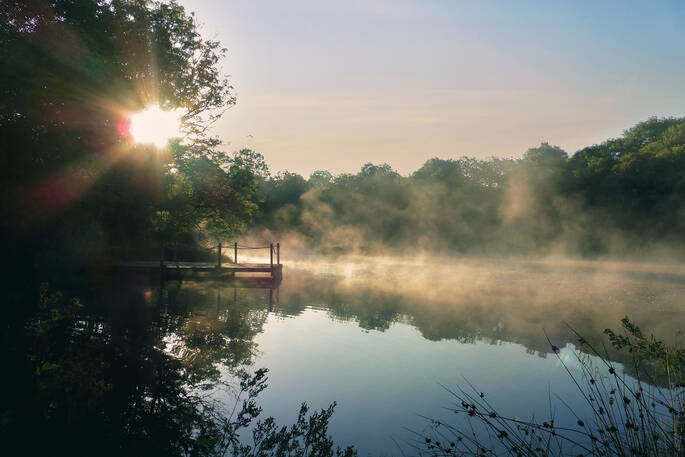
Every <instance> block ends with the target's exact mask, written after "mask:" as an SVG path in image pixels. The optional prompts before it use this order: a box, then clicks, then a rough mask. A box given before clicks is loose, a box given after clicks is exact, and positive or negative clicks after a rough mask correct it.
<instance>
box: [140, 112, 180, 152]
mask: <svg viewBox="0 0 685 457" xmlns="http://www.w3.org/2000/svg"><path fill="white" fill-rule="evenodd" d="M128 133H129V134H130V136H131V138H132V140H133V141H135V142H136V143H144V144H153V145H155V146H156V147H159V148H161V147H164V146H166V145H167V143H168V142H169V140H170V139H171V138H177V137H180V136H181V113H179V112H177V111H175V110H172V111H163V110H162V109H161V108H160V107H159V106H149V107H147V108H146V109H145V110H143V111H140V112H138V113H135V114H133V115H132V116H131V117H130V125H129V132H128Z"/></svg>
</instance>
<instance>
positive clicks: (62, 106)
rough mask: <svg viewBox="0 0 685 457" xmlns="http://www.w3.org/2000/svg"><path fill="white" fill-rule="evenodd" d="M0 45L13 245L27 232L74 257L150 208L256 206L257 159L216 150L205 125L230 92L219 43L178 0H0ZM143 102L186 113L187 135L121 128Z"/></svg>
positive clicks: (0, 188)
mask: <svg viewBox="0 0 685 457" xmlns="http://www.w3.org/2000/svg"><path fill="white" fill-rule="evenodd" d="M0 47H2V49H3V52H2V57H1V59H2V65H1V66H0V87H1V89H0V139H1V140H2V144H3V148H4V150H5V151H6V152H5V153H3V154H2V157H1V158H0V194H2V200H1V201H0V215H1V216H2V217H0V219H1V220H2V222H0V227H1V229H2V231H3V232H4V234H5V235H6V236H7V237H9V238H11V239H21V240H23V241H22V244H21V246H22V250H23V251H24V252H23V254H24V255H25V254H26V248H27V246H28V244H30V245H31V246H30V249H31V250H34V251H41V252H48V251H49V250H55V251H59V252H60V254H59V255H58V254H57V252H55V255H56V256H61V257H62V258H65V257H66V256H67V255H68V254H72V255H73V253H77V252H78V253H80V257H81V258H80V259H78V260H79V261H85V260H87V259H88V258H90V257H92V256H93V255H97V254H98V252H100V251H101V250H102V246H106V245H108V244H109V245H111V244H120V243H123V242H126V240H128V239H130V238H132V237H138V238H145V237H146V236H152V234H151V233H150V224H149V221H150V218H153V217H157V219H158V220H160V221H165V220H166V221H167V222H168V223H165V224H166V228H165V229H164V231H166V232H168V231H169V230H172V231H175V232H178V231H179V230H181V229H182V228H187V227H190V226H194V225H195V226H197V225H199V224H200V223H201V222H200V219H202V218H205V219H207V220H206V221H203V222H202V223H207V224H208V226H212V227H215V228H216V227H219V226H222V230H225V229H226V228H227V227H230V230H238V229H240V228H242V227H244V226H245V223H246V221H247V220H248V219H249V217H250V215H251V213H252V210H253V206H254V205H253V204H252V203H250V204H247V202H248V201H250V200H251V198H252V196H251V195H244V194H243V193H242V192H248V193H250V192H252V191H253V189H252V188H253V187H254V186H253V183H252V181H251V179H252V178H250V177H247V176H246V174H250V173H260V172H263V169H261V168H259V167H260V166H265V165H264V164H263V160H262V162H261V164H259V163H257V162H258V161H257V162H252V163H250V164H247V165H246V164H245V163H244V162H246V156H240V157H238V156H236V157H233V158H227V156H226V154H224V153H223V152H221V151H220V150H219V146H220V142H219V141H218V140H217V139H216V138H211V137H209V136H208V135H207V127H208V126H209V125H210V124H211V123H212V122H213V121H215V120H216V119H217V118H218V117H219V116H220V115H221V113H222V112H223V110H224V109H225V108H227V107H228V106H230V105H232V104H233V103H235V97H234V96H233V91H232V87H231V86H230V84H229V83H228V81H227V80H226V79H225V78H224V77H222V76H221V73H220V70H219V62H220V59H221V58H222V56H223V55H224V53H225V50H224V49H223V48H221V46H220V44H219V43H218V42H217V41H212V40H206V39H204V38H202V37H201V35H200V34H199V31H198V27H197V22H196V20H195V18H194V16H193V15H192V14H188V13H186V11H185V10H184V8H183V7H182V6H181V5H179V4H178V3H176V2H174V1H171V2H152V1H147V0H140V1H129V0H112V1H100V0H49V1H45V0H29V1H16V0H15V1H12V0H10V1H6V2H2V4H1V5H0ZM150 104H157V105H159V106H160V107H161V108H162V109H171V108H180V109H182V110H183V112H184V113H185V114H184V116H183V133H184V136H185V139H184V141H183V142H181V143H178V142H177V143H176V144H175V145H173V146H172V148H171V149H170V150H169V151H166V152H163V153H160V152H158V151H153V150H152V149H151V148H149V147H146V146H136V145H134V144H132V143H130V141H128V140H129V138H128V137H127V134H126V122H125V118H126V115H127V114H128V113H130V112H131V111H134V110H138V109H141V108H143V107H145V106H146V105H150ZM239 162H240V163H239ZM165 166H166V172H163V171H162V170H163V169H164V168H165ZM251 166H252V168H250V167H251ZM222 167H223V168H222ZM172 170H173V171H174V172H175V174H174V175H173V176H169V172H170V171H172ZM231 170H232V171H231ZM200 172H206V173H208V175H207V180H208V182H207V183H205V184H202V182H201V181H202V179H200V178H199V173H200ZM232 180H235V182H233V181H232ZM224 191H226V192H227V195H221V196H219V195H218V193H219V192H224ZM202 199H205V200H202ZM170 216H173V218H174V220H173V221H170V220H169V219H168V218H169V217H170ZM158 233H159V232H158ZM82 240H90V241H89V242H88V243H85V242H83V241H82ZM75 242H78V243H81V244H83V243H85V244H83V246H79V248H78V249H75V248H74V243H75ZM27 243H28V244H27ZM17 246H19V245H17ZM43 257H45V256H43Z"/></svg>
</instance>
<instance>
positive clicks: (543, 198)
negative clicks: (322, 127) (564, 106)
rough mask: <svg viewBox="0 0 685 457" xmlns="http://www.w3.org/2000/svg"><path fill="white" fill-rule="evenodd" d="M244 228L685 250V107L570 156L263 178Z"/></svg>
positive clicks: (591, 251)
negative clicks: (682, 112) (407, 171)
mask: <svg viewBox="0 0 685 457" xmlns="http://www.w3.org/2000/svg"><path fill="white" fill-rule="evenodd" d="M262 193H263V201H262V202H261V204H260V210H259V212H258V214H257V215H256V217H255V220H254V222H255V224H254V226H253V229H252V231H251V233H252V234H253V235H256V236H261V237H265V238H281V239H287V240H288V243H289V244H290V245H291V246H293V245H294V246H299V247H303V248H307V249H315V250H317V251H319V252H325V253H336V252H340V253H348V252H365V253H377V252H380V251H382V252H387V250H393V251H396V252H407V251H409V252H412V251H414V252H415V251H416V250H421V251H429V252H451V253H469V254H497V255H502V254H516V255H521V254H526V255H549V254H564V255H582V256H591V257H592V256H626V257H632V256H642V255H645V254H646V253H651V254H652V255H653V256H656V257H662V256H664V255H668V256H672V257H674V258H681V259H682V258H683V256H684V254H685V250H684V249H683V247H682V246H683V241H685V118H650V119H648V120H646V121H644V122H641V123H639V124H637V125H636V126H634V127H632V128H630V129H629V130H626V131H625V132H624V134H623V136H621V137H620V138H614V139H608V140H606V141H605V142H603V143H601V144H596V145H592V146H588V147H586V148H583V149H581V150H579V151H577V152H576V153H574V154H572V155H569V154H568V153H567V152H566V151H563V150H562V149H560V148H559V147H556V146H551V145H549V144H547V143H542V144H541V145H540V146H539V147H536V148H531V149H529V150H528V151H527V152H526V153H525V154H524V156H523V158H522V159H503V158H495V157H493V158H491V159H489V160H477V159H473V158H468V157H462V158H460V159H439V158H434V159H430V160H428V161H427V162H426V163H425V164H424V165H423V166H422V167H421V168H420V169H418V170H417V171H415V172H414V173H413V174H411V175H409V176H401V175H400V174H398V173H397V172H396V171H395V170H393V169H392V167H391V166H390V165H388V164H382V165H374V164H366V165H364V166H363V167H362V168H361V170H360V171H359V172H358V173H356V174H340V175H336V176H333V175H332V174H331V173H329V172H327V171H317V172H314V173H312V175H311V176H309V178H307V179H305V178H304V177H302V176H300V175H298V174H295V173H290V172H283V173H280V174H278V175H276V176H271V177H268V178H264V179H263V182H262Z"/></svg>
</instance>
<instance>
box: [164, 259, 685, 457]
mask: <svg viewBox="0 0 685 457" xmlns="http://www.w3.org/2000/svg"><path fill="white" fill-rule="evenodd" d="M184 288H185V289H184ZM179 290H181V291H184V290H186V291H187V292H189V293H187V295H186V296H185V297H184V298H183V299H185V300H189V301H191V302H193V303H192V305H191V307H194V309H195V318H196V319H208V320H210V321H211V320H213V319H218V320H222V321H225V320H226V319H228V320H230V317H222V316H223V315H224V314H225V315H226V316H228V314H230V312H231V311H230V310H231V309H232V308H233V307H236V306H237V307H243V309H244V311H245V314H244V317H243V318H244V319H247V320H248V321H249V322H250V325H251V328H253V329H254V334H253V336H252V337H251V338H250V347H249V356H246V357H245V358H244V361H245V362H246V363H249V364H251V366H252V367H254V368H257V367H266V368H268V369H269V370H270V372H269V378H270V382H269V388H268V389H267V390H266V391H265V392H264V393H262V395H261V400H260V402H261V404H262V406H263V407H264V412H265V414H267V415H273V416H274V417H276V418H277V419H278V420H279V421H281V422H283V423H288V422H291V421H293V420H294V419H295V418H296V413H297V411H298V409H299V405H300V403H301V402H303V401H307V402H308V404H309V405H310V406H312V407H314V408H322V407H325V406H327V405H328V404H330V403H331V402H333V401H337V402H338V407H337V410H336V414H335V416H334V419H333V422H332V424H331V432H332V434H333V436H334V438H335V439H336V440H337V441H339V442H340V443H343V444H350V443H353V444H355V445H356V446H357V447H358V449H359V450H360V455H367V454H372V455H383V454H390V453H397V454H399V453H400V451H401V450H403V451H404V452H409V451H410V449H411V443H412V442H413V440H415V439H416V435H415V433H414V432H422V431H424V430H426V429H427V427H428V421H427V419H426V417H429V418H434V419H446V420H449V421H450V422H452V423H458V421H459V420H460V418H459V417H458V416H455V415H454V414H452V413H450V412H449V409H448V407H449V405H450V404H451V403H452V402H453V401H454V399H453V397H452V396H451V395H450V394H449V392H448V391H447V390H446V389H445V387H447V388H456V387H457V386H461V387H465V388H468V383H469V382H470V383H472V384H473V385H474V386H475V387H476V389H477V390H478V391H483V392H485V393H486V394H487V398H488V399H489V400H490V401H491V403H492V404H494V405H495V406H496V407H497V408H498V410H499V411H500V413H504V414H508V415H511V416H513V417H520V418H524V419H528V418H530V417H531V416H532V415H533V414H535V415H536V417H537V418H539V419H544V418H546V417H549V412H550V399H551V402H552V408H553V410H554V414H555V417H556V420H557V423H559V424H561V423H564V422H569V423H573V422H574V421H575V419H574V418H573V416H572V415H571V413H570V412H569V411H568V410H567V409H566V407H564V406H563V405H561V404H560V403H559V401H558V398H561V399H563V400H564V401H566V402H567V403H568V404H570V405H571V406H572V407H573V408H574V409H575V410H576V412H581V413H582V411H583V410H584V405H583V403H582V402H581V401H580V400H581V399H580V397H579V396H578V395H577V390H576V387H575V386H574V385H573V383H572V381H571V380H570V378H569V376H568V374H567V373H566V371H565V370H564V368H563V366H562V364H561V363H560V361H559V359H558V358H557V357H556V356H555V355H554V354H551V352H550V348H549V344H548V342H547V339H546V336H545V335H548V336H549V338H550V339H551V341H552V342H553V343H554V344H556V345H557V346H559V347H561V348H562V350H561V354H560V355H561V358H562V359H563V360H566V361H567V366H569V367H570V369H571V370H572V371H573V370H576V368H575V367H576V364H577V362H576V361H575V357H574V356H573V353H574V351H573V349H574V346H573V343H574V342H575V341H576V337H575V336H574V335H573V333H572V332H571V331H570V330H569V328H568V327H567V326H566V324H568V325H570V326H572V327H573V328H575V329H576V330H577V331H579V332H580V333H581V334H583V335H584V337H585V338H586V339H588V340H590V341H594V342H601V341H604V340H603V335H602V331H603V330H604V329H605V328H607V327H612V328H617V327H619V325H620V322H619V321H620V318H621V317H623V316H625V315H628V316H630V317H631V319H633V320H634V321H635V322H637V323H639V324H640V325H641V326H642V327H643V328H644V329H647V330H648V331H654V332H655V333H656V334H657V335H659V336H661V337H663V338H665V339H671V340H672V339H673V338H674V337H675V334H676V332H677V331H678V330H680V329H682V328H685V327H684V324H685V312H684V309H683V297H685V272H684V271H683V269H682V267H680V266H675V265H653V264H629V263H609V262H576V261H564V262H560V261H558V260H555V261H535V262H534V261H512V260H507V261H491V260H487V261H486V260H463V259H462V260H460V261H445V263H443V264H442V265H437V266H436V265H435V264H433V263H425V264H424V263H422V262H421V260H420V259H419V260H414V261H413V262H407V261H404V260H398V259H388V258H385V259H384V258H376V259H360V258H344V259H336V260H335V261H321V260H318V261H306V262H305V261H303V262H296V263H294V264H293V265H292V266H291V267H289V268H287V269H286V275H285V278H284V281H283V283H282V285H281V287H280V289H279V290H274V291H268V290H250V289H237V290H234V289H232V288H226V287H222V285H221V284H211V285H210V284H206V283H202V284H190V283H189V284H184V285H182V286H181V287H180V289H179ZM190 291H193V292H192V293H190ZM182 296H183V293H181V294H179V295H177V297H176V299H177V300H178V299H180V297H182ZM200 303H205V305H204V306H199V305H200ZM247 303H249V305H247V306H246V304H247ZM212 307H214V308H215V310H212V309H211V308H212ZM201 310H204V311H201ZM227 313H228V314H227ZM191 320H192V319H191ZM198 322H199V321H198ZM614 355H615V354H614ZM223 373H224V376H225V377H227V378H228V377H230V370H224V372H223ZM229 400H230V399H229Z"/></svg>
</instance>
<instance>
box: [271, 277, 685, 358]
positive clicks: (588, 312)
mask: <svg viewBox="0 0 685 457" xmlns="http://www.w3.org/2000/svg"><path fill="white" fill-rule="evenodd" d="M516 267H517V268H522V267H521V266H519V265H517V266H516ZM534 267H535V268H538V269H539V271H537V272H533V273H535V274H532V273H531V274H529V272H527V271H524V272H523V273H519V272H517V273H515V274H512V273H510V272H509V271H508V270H507V271H506V272H505V273H502V278H498V277H494V278H493V279H492V280H491V281H489V282H487V283H486V284H481V285H478V286H475V287H471V286H470V285H469V284H468V281H466V280H465V281H461V282H460V281H459V280H458V279H455V280H452V279H451V278H450V280H449V281H445V282H441V281H440V280H434V281H431V282H422V281H421V280H420V281H417V282H416V283H412V282H411V280H410V281H408V282H407V283H404V282H403V281H399V282H393V281H392V280H390V281H388V280H387V278H384V277H374V276H373V275H368V277H366V276H365V277H364V278H362V279H356V278H355V279H353V280H349V279H345V278H343V277H336V276H320V275H315V274H310V273H307V272H303V271H289V272H288V276H287V278H286V279H285V280H284V282H283V284H282V286H281V306H280V308H279V310H280V312H282V313H286V314H297V313H300V312H302V310H303V309H304V308H305V307H306V306H312V305H313V306H319V305H322V306H324V307H325V309H326V310H327V311H328V312H329V313H330V314H331V316H332V317H334V318H336V319H341V320H347V321H354V322H357V323H358V324H359V326H360V327H362V328H365V329H374V330H379V331H384V330H386V329H388V328H389V327H390V326H391V324H392V323H395V322H407V323H409V324H411V325H412V326H414V327H416V328H417V329H418V330H419V331H420V332H421V334H422V335H423V337H424V338H426V339H429V340H435V341H437V340H441V339H453V340H457V341H460V342H465V343H473V342H476V341H484V342H488V343H493V344H497V343H499V342H511V343H518V344H521V345H523V346H525V347H526V349H527V350H529V351H531V352H532V353H536V352H537V353H539V354H545V353H548V352H550V347H549V344H548V342H547V339H546V337H545V334H547V335H548V336H549V337H550V339H551V340H552V341H554V342H555V344H557V345H559V346H564V345H565V344H566V343H573V344H575V343H577V336H576V335H575V334H574V333H573V332H572V331H571V330H570V329H569V327H568V326H567V324H568V325H571V326H572V327H573V328H574V329H575V330H576V331H577V332H578V333H580V334H582V335H583V336H584V337H585V339H586V340H588V341H590V342H605V341H606V340H605V338H604V335H603V332H604V329H605V328H607V327H610V328H615V327H616V326H618V325H619V323H620V319H621V318H622V317H623V316H625V315H630V316H631V318H633V319H634V320H635V321H637V322H641V323H643V324H644V326H645V327H648V328H650V329H653V330H654V331H656V332H657V334H658V335H663V336H664V338H668V336H669V335H675V334H676V332H677V331H678V330H679V329H680V328H681V327H682V325H681V324H682V317H679V316H678V315H677V314H674V311H673V309H675V308H674V307H673V306H672V305H673V304H674V303H675V304H677V301H674V300H673V297H675V296H676V295H677V294H676V291H677V290H681V289H677V288H678V287H679V284H675V283H664V284H658V283H655V282H654V278H653V277H652V276H649V275H648V276H647V277H646V279H644V281H647V280H649V283H647V282H644V283H639V282H638V283H631V282H629V281H628V279H626V282H621V281H623V280H622V279H621V280H620V281H619V280H617V279H616V278H615V277H611V276H608V277H607V279H606V280H605V279H604V277H602V276H599V275H595V273H594V272H593V273H592V274H589V273H588V276H587V277H581V276H578V278H574V279H573V280H569V283H570V284H571V285H572V286H573V285H574V284H575V288H574V289H573V290H568V289H567V288H566V283H565V282H563V283H560V282H559V279H558V278H560V277H562V278H566V277H567V276H569V275H572V274H574V270H572V269H568V270H564V269H561V268H552V267H545V268H542V267H537V266H534ZM531 268H532V267H531ZM429 276H430V275H429ZM626 276H627V277H628V278H629V279H630V280H633V279H636V278H635V277H634V276H635V275H634V274H630V275H626ZM637 279H640V278H637ZM505 280H506V281H505ZM574 280H577V282H576V283H574V282H573V281H574ZM607 283H610V284H607ZM585 284H590V286H586V285H585ZM636 284H637V285H636ZM646 284H649V287H646ZM674 288H675V289H674ZM539 291H543V292H544V293H541V292H539ZM655 294H658V295H657V296H658V297H661V298H662V299H663V301H664V302H663V303H662V304H661V305H660V308H659V309H660V311H659V313H654V312H653V311H652V310H651V309H650V307H648V306H644V302H645V299H646V298H651V300H652V301H653V300H655V298H654V297H655ZM672 308H673V309H672ZM611 356H612V357H619V354H618V353H613V352H612V354H611Z"/></svg>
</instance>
